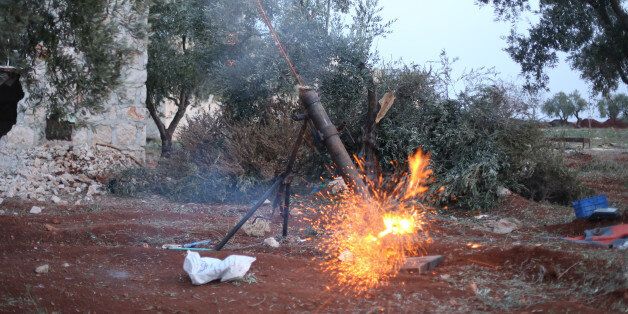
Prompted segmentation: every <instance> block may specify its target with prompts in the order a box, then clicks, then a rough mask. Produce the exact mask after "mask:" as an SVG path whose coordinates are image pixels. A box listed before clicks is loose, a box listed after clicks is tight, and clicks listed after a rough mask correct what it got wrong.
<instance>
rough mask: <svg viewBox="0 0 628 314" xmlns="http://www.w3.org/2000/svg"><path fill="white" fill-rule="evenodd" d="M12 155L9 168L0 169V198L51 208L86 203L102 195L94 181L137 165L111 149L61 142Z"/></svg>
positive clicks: (52, 142) (99, 185) (134, 161)
mask: <svg viewBox="0 0 628 314" xmlns="http://www.w3.org/2000/svg"><path fill="white" fill-rule="evenodd" d="M15 154H16V156H15V159H13V160H16V162H15V163H14V164H13V165H12V167H0V197H2V198H10V197H19V198H22V199H31V200H37V201H40V202H44V201H52V202H53V203H55V204H63V203H66V202H67V199H68V198H73V199H79V200H80V199H85V200H90V199H91V198H92V197H93V196H94V195H99V194H102V193H103V191H104V187H103V186H102V184H101V183H100V182H99V181H98V178H104V177H105V176H106V175H107V174H110V173H111V172H112V171H116V170H119V169H124V168H127V167H132V166H136V165H137V164H138V161H137V160H135V158H133V157H131V156H129V155H126V154H124V153H122V152H120V151H118V150H116V149H115V148H110V147H105V146H96V147H89V146H87V145H84V146H75V145H71V144H70V143H68V142H62V141H50V142H47V143H45V144H44V145H41V146H37V147H33V148H30V149H24V150H21V151H18V152H16V153H15Z"/></svg>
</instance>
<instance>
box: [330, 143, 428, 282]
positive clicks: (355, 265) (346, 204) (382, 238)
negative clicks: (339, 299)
mask: <svg viewBox="0 0 628 314" xmlns="http://www.w3.org/2000/svg"><path fill="white" fill-rule="evenodd" d="M358 166H359V167H360V168H363V163H362V162H360V161H358ZM428 166H429V155H427V154H424V153H423V152H422V151H421V150H417V152H415V153H414V154H412V155H411V156H409V158H408V168H409V169H408V172H407V173H404V175H402V176H400V177H398V178H397V179H396V180H394V182H393V184H392V188H388V189H384V188H382V185H383V179H382V178H378V179H377V182H371V181H369V182H367V184H368V185H369V188H370V190H371V192H372V193H371V194H372V198H364V197H363V196H361V195H359V194H357V193H353V192H352V191H350V190H347V191H345V192H344V193H343V194H342V195H340V196H339V200H338V201H336V202H333V204H332V205H329V206H327V207H325V208H323V209H322V211H321V214H322V216H321V218H320V219H319V220H318V228H319V229H321V230H322V231H323V233H324V237H323V238H322V240H321V242H320V248H321V249H322V250H323V251H324V252H325V253H326V255H327V258H326V259H325V260H324V261H323V262H322V266H323V269H324V270H325V271H327V272H329V273H331V274H332V275H333V276H334V277H335V278H336V283H337V284H338V285H339V287H340V289H343V290H347V289H349V290H351V291H354V292H357V293H360V292H365V291H367V290H369V289H371V288H373V287H377V286H381V285H385V284H387V282H388V281H389V279H390V278H392V277H394V276H395V275H396V274H397V272H398V271H399V269H400V268H401V266H403V264H404V263H405V259H406V256H409V255H416V254H418V253H419V250H420V248H421V246H422V244H424V243H426V242H428V241H430V239H429V235H428V233H427V222H426V217H425V215H426V213H427V211H428V210H429V208H428V207H427V206H424V205H422V204H421V203H418V202H416V198H417V197H419V196H421V195H423V194H424V193H425V192H426V191H427V190H428V186H427V183H428V182H427V180H428V179H429V177H430V175H431V174H432V172H431V170H430V169H428ZM330 197H332V198H333V196H330Z"/></svg>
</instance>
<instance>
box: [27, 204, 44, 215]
mask: <svg viewBox="0 0 628 314" xmlns="http://www.w3.org/2000/svg"><path fill="white" fill-rule="evenodd" d="M42 210H43V208H41V207H38V206H33V207H31V210H30V213H31V214H41V211H42Z"/></svg>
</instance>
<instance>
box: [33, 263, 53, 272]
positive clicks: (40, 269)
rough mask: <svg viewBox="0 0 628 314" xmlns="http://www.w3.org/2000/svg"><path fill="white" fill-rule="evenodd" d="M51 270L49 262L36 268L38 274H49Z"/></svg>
mask: <svg viewBox="0 0 628 314" xmlns="http://www.w3.org/2000/svg"><path fill="white" fill-rule="evenodd" d="M48 271H50V266H49V265H48V264H44V265H41V266H38V267H37V268H35V272H36V273H38V274H47V273H48Z"/></svg>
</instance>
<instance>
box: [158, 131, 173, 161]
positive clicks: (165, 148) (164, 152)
mask: <svg viewBox="0 0 628 314" xmlns="http://www.w3.org/2000/svg"><path fill="white" fill-rule="evenodd" d="M159 135H160V136H159V137H160V138H161V157H164V158H169V157H170V156H172V133H170V132H166V133H165V134H159Z"/></svg>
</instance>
